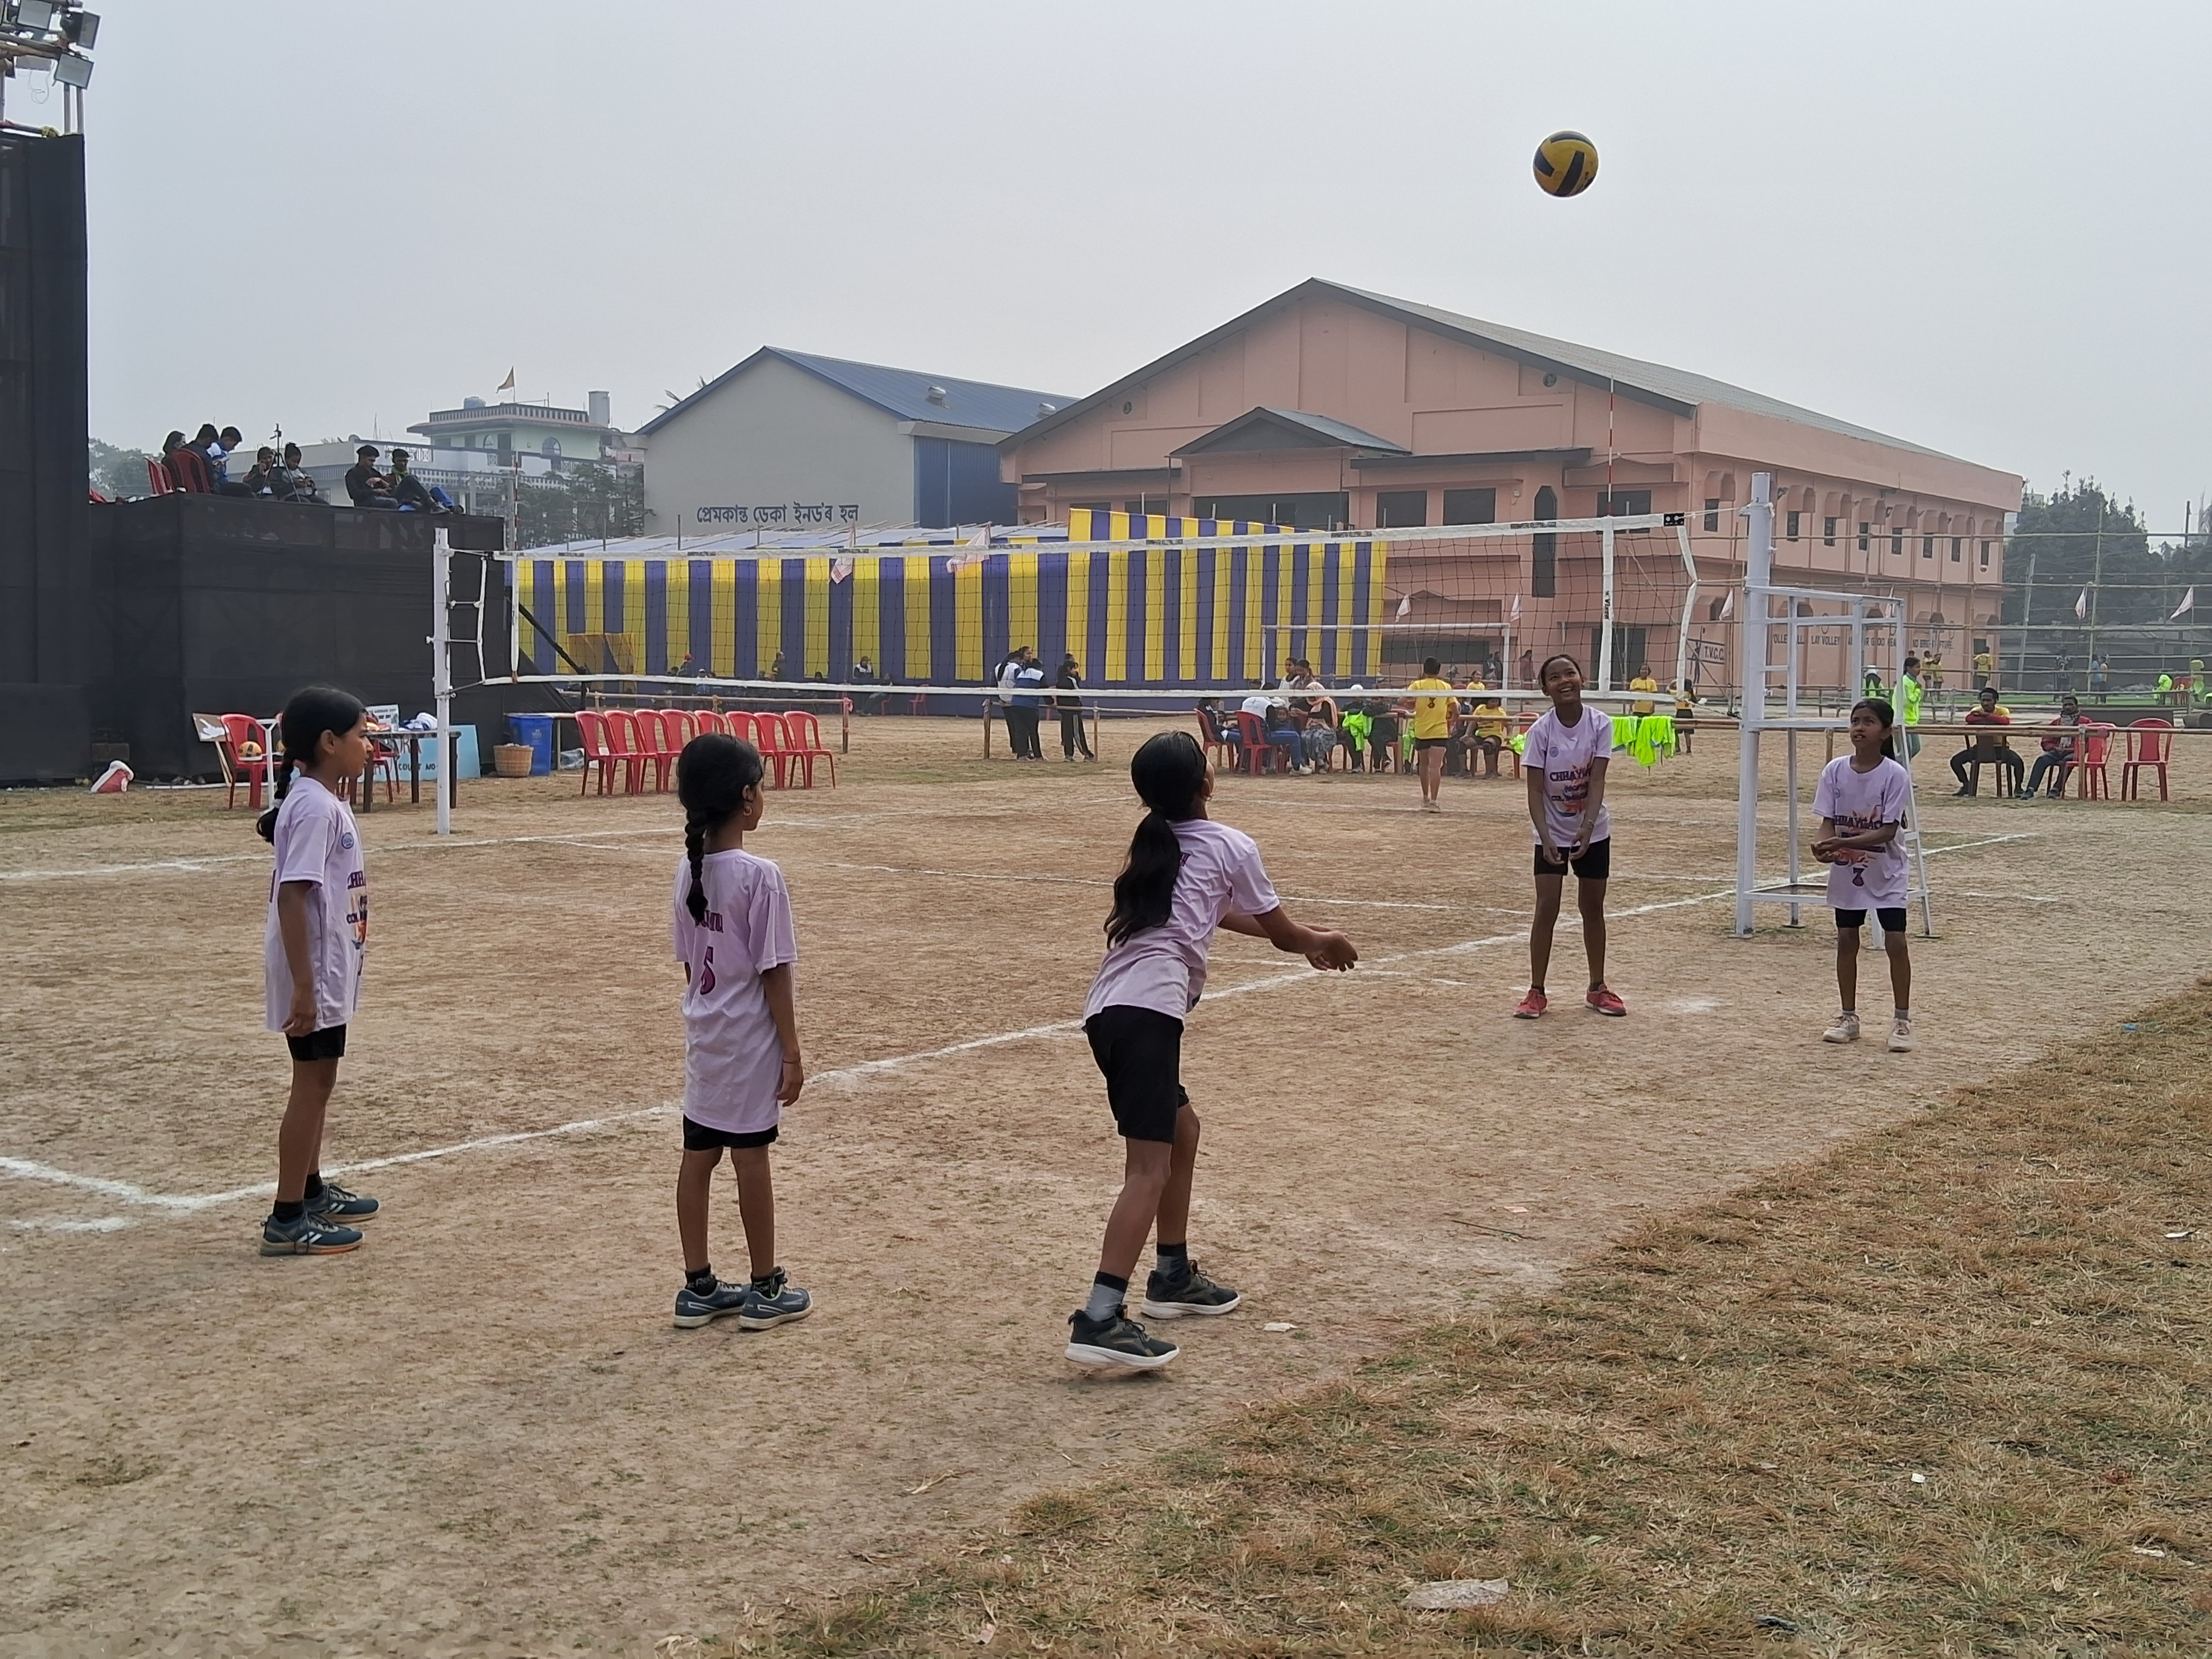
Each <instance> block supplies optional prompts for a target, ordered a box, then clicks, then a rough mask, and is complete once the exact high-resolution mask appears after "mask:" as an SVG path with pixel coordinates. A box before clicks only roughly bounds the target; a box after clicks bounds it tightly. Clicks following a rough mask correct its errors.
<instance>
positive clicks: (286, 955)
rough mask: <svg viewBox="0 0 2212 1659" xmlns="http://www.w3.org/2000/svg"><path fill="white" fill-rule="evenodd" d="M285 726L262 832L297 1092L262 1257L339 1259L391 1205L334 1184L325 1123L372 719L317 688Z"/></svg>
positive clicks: (276, 1022)
mask: <svg viewBox="0 0 2212 1659" xmlns="http://www.w3.org/2000/svg"><path fill="white" fill-rule="evenodd" d="M277 728H278V731H279V732H280V733H281V734H282V736H283V744H284V757H283V759H282V760H280V761H279V762H278V763H276V805H273V806H271V807H270V809H269V810H268V811H266V812H264V813H263V814H262V815H261V818H260V821H259V822H258V823H256V824H255V825H254V828H255V829H257V830H258V831H259V832H260V835H261V838H262V839H263V840H264V841H266V842H272V843H273V844H274V845H275V847H276V868H275V870H274V871H272V872H270V878H269V916H268V921H266V923H265V924H264V927H263V929H262V944H261V963H262V977H263V981H264V990H265V1012H266V1014H267V1017H268V1024H269V1029H270V1030H272V1031H282V1032H283V1034H284V1042H285V1046H286V1047H287V1048H289V1049H290V1050H291V1051H292V1090H291V1093H290V1095H289V1097H288V1098H287V1099H286V1100H285V1103H284V1121H283V1127H280V1128H279V1129H278V1130H277V1131H276V1206H275V1207H274V1208H273V1209H271V1210H270V1213H269V1218H268V1220H266V1221H265V1222H264V1223H263V1224H262V1227H261V1254H262V1255H337V1254H338V1253H339V1252H340V1251H343V1250H350V1249H354V1248H355V1247H356V1245H358V1244H359V1243H361V1224H362V1222H364V1221H366V1220H368V1218H370V1217H372V1216H374V1214H376V1212H377V1211H378V1210H379V1209H380V1207H381V1206H380V1205H379V1204H378V1203H377V1201H376V1200H374V1199H373V1198H364V1197H362V1195H361V1194H359V1193H353V1192H348V1191H347V1190H346V1189H345V1188H343V1187H341V1186H339V1185H338V1184H337V1182H334V1181H328V1180H325V1178H324V1176H323V1173H322V1170H321V1167H320V1166H321V1163H322V1151H323V1120H324V1117H325V1114H326V1113H327V1112H328V1110H329V1109H330V1103H331V1090H333V1089H335V1088H337V1081H338V1061H339V1060H340V1059H342V1058H343V1056H344V1054H345V1051H346V1026H347V1024H348V1023H349V1022H350V1021H351V1020H352V1018H353V1015H354V1009H355V1006H356V1004H357V1003H358V1002H359V1001H360V999H361V969H362V956H363V953H364V952H365V951H366V950H367V948H368V871H367V867H366V866H365V865H364V864H363V863H362V852H361V832H360V830H359V829H356V827H355V824H354V821H353V812H352V811H351V810H350V809H349V807H348V806H347V805H346V803H345V797H346V796H347V795H348V794H349V793H351V786H352V783H353V781H354V780H355V779H356V778H357V777H359V776H360V775H361V774H362V769H363V768H364V767H366V766H367V765H368V753H369V745H368V712H367V711H366V710H365V709H363V708H362V706H361V704H360V702H358V701H357V700H356V698H354V697H353V696H350V695H349V694H348V693H346V692H343V691H337V690H332V689H331V687H329V686H327V685H314V686H309V687H308V688H307V690H304V691H301V692H298V693H296V694H295V695H294V696H293V698H292V700H291V701H290V702H288V703H286V704H285V705H284V713H283V715H282V716H281V717H280V718H279V719H278V721H277Z"/></svg>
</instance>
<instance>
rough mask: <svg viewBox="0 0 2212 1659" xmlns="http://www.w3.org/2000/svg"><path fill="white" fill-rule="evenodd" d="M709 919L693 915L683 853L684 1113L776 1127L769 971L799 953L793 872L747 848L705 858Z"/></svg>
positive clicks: (678, 927) (678, 933) (736, 1124)
mask: <svg viewBox="0 0 2212 1659" xmlns="http://www.w3.org/2000/svg"><path fill="white" fill-rule="evenodd" d="M700 882H701V884H702V886H703V887H704V888H705V890H706V893H707V919H706V920H705V921H692V920H691V911H690V906H689V905H687V904H686V903H685V902H684V900H685V898H686V897H687V896H689V894H690V891H691V863H690V860H689V859H678V860H677V861H676V921H675V934H674V937H675V945H676V959H677V960H678V962H681V963H684V966H685V967H687V968H689V969H690V970H691V971H690V976H689V980H690V982H689V983H687V984H686V985H685V986H684V1116H686V1117H688V1118H690V1120H691V1121H693V1122H694V1123H702V1124H704V1125H706V1126H707V1127H708V1128H710V1129H720V1130H723V1131H725V1132H726V1133H730V1134H756V1133H759V1132H760V1131H761V1130H763V1129H772V1128H774V1127H776V1125H777V1123H778V1122H779V1121H781V1118H782V1115H783V1109H782V1106H781V1103H780V1102H778V1101H777V1099H776V1097H775V1094H776V1087H777V1085H778V1084H779V1083H780V1082H781V1080H782V1077H783V1042H782V1040H781V1038H780V1037H778V1036H777V1035H776V1030H775V1015H774V1014H772V1013H770V1012H769V1006H768V991H767V988H766V987H763V985H762V983H761V975H763V974H764V973H766V972H767V971H768V970H769V969H771V968H777V967H781V965H783V964H784V963H787V962H797V961H798V960H799V942H798V939H797V938H796V937H795V935H794V934H793V930H792V925H791V896H790V894H788V893H787V892H786V891H785V890H784V885H783V872H782V871H781V870H779V869H777V868H776V867H775V866H774V865H773V864H771V863H769V861H768V860H766V859H763V858H756V857H755V856H754V855H753V854H750V853H747V852H744V851H743V850H741V849H738V848H732V849H731V850H730V851H728V852H726V853H709V854H708V855H707V856H706V858H705V859H703V860H701V864H700Z"/></svg>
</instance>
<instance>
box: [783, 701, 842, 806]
mask: <svg viewBox="0 0 2212 1659" xmlns="http://www.w3.org/2000/svg"><path fill="white" fill-rule="evenodd" d="M783 729H784V730H785V731H786V732H789V733H790V734H791V755H792V758H793V760H797V761H802V762H804V763H805V766H806V787H808V788H809V789H811V788H812V787H814V763H815V762H816V761H817V760H826V761H828V762H829V787H831V788H832V789H835V788H836V787H837V754H836V750H833V749H831V748H830V747H829V744H826V743H824V742H823V741H822V722H821V721H820V720H818V719H817V718H816V717H815V716H814V715H812V714H808V713H807V712H806V710H805V709H804V708H787V709H785V710H784V712H783Z"/></svg>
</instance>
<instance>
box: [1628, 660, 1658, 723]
mask: <svg viewBox="0 0 2212 1659" xmlns="http://www.w3.org/2000/svg"><path fill="white" fill-rule="evenodd" d="M1628 689H1629V690H1632V691H1641V692H1643V693H1644V696H1640V697H1638V699H1637V700H1636V701H1635V702H1632V703H1631V704H1629V705H1628V712H1629V713H1630V714H1633V715H1635V716H1636V718H1637V719H1638V720H1642V719H1643V718H1644V716H1645V715H1646V714H1650V713H1651V712H1652V711H1653V710H1654V708H1656V707H1657V705H1656V703H1654V702H1652V699H1653V698H1654V697H1656V696H1658V695H1659V682H1658V681H1656V680H1655V679H1653V678H1651V665H1650V663H1648V662H1647V663H1645V664H1644V665H1643V666H1642V667H1640V668H1638V670H1637V671H1636V678H1634V679H1632V680H1631V681H1629V683H1628Z"/></svg>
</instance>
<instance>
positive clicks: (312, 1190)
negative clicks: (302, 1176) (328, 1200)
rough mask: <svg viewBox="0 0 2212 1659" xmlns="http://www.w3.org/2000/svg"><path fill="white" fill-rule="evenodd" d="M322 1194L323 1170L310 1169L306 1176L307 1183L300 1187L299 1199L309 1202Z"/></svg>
mask: <svg viewBox="0 0 2212 1659" xmlns="http://www.w3.org/2000/svg"><path fill="white" fill-rule="evenodd" d="M322 1195H323V1172H322V1171H321V1170H311V1171H309V1173H308V1176H307V1185H306V1186H305V1187H304V1188H301V1192H300V1197H301V1201H303V1202H310V1203H311V1202H313V1200H316V1199H319V1198H320V1197H321V1196H322Z"/></svg>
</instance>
